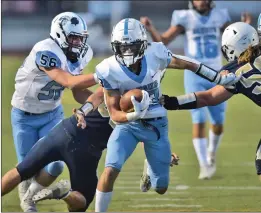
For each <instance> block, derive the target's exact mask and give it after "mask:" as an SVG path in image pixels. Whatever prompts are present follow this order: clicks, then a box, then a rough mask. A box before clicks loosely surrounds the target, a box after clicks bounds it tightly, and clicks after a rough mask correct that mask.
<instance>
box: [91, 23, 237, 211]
mask: <svg viewBox="0 0 261 213" xmlns="http://www.w3.org/2000/svg"><path fill="white" fill-rule="evenodd" d="M111 41H112V42H111V44H112V49H113V52H114V56H111V57H109V58H107V59H105V60H103V61H102V62H101V63H100V64H98V65H97V66H96V74H97V77H98V79H99V81H100V84H101V85H102V86H103V87H104V94H105V103H106V105H107V108H108V111H109V114H110V117H111V119H112V120H113V121H114V122H115V123H116V126H115V128H114V130H113V132H112V134H111V136H110V138H109V141H108V145H107V154H106V162H105V169H104V172H103V173H102V175H101V177H100V179H99V182H98V186H97V191H96V204H95V211H96V212H103V211H106V210H107V208H108V205H109V203H110V200H111V197H112V189H113V184H114V181H115V180H116V178H117V176H118V175H119V172H120V170H121V168H122V166H123V164H124V163H125V161H126V160H127V159H128V158H129V156H130V155H131V154H132V152H133V151H134V150H135V148H136V145H137V144H138V143H139V141H143V143H144V149H145V153H146V157H147V161H148V173H147V180H148V181H149V182H150V183H151V186H152V187H153V188H154V189H155V191H156V192H157V193H159V194H164V193H165V192H166V191H167V188H168V183H169V165H170V161H171V151H170V143H169V140H168V120H167V117H166V115H167V113H166V109H165V108H164V107H162V106H161V105H160V103H159V97H160V96H161V90H160V80H161V72H162V71H164V70H165V69H166V68H177V69H189V70H191V71H193V72H196V73H197V74H198V75H201V76H202V77H205V78H207V79H208V80H210V81H214V82H217V83H219V84H225V85H231V84H233V83H235V82H237V81H238V78H237V77H236V76H235V75H234V74H232V75H227V76H221V75H220V74H219V73H217V72H216V71H215V70H212V69H211V68H208V67H207V66H205V65H203V64H201V63H199V62H198V61H196V60H192V59H190V58H188V57H184V56H178V55H174V54H172V53H171V52H170V51H169V50H168V49H167V48H166V47H165V46H164V45H163V44H162V43H161V42H153V43H151V44H148V42H147V35H146V30H145V28H144V26H143V25H142V24H141V23H140V22H139V21H137V20H135V19H131V18H127V19H123V20H121V21H120V22H119V23H118V24H117V25H116V26H115V28H114V29H113V32H112V40H111ZM134 88H139V89H142V93H143V99H142V100H141V102H137V101H136V100H135V98H134V96H132V97H131V100H132V103H133V105H134V112H129V113H125V112H123V111H121V109H120V107H119V101H120V98H121V95H122V94H124V93H125V92H126V91H128V90H131V89H134ZM185 101H186V100H185ZM145 187H146V186H145ZM146 190H148V188H146ZM144 191H145V190H144Z"/></svg>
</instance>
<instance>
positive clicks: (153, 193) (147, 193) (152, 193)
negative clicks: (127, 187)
mask: <svg viewBox="0 0 261 213" xmlns="http://www.w3.org/2000/svg"><path fill="white" fill-rule="evenodd" d="M123 194H127V195H156V194H157V193H156V192H154V191H151V192H133V191H132V192H128V191H127V192H123ZM168 194H171V195H174V194H175V195H176V194H188V192H184V191H178V192H167V193H166V195H168Z"/></svg>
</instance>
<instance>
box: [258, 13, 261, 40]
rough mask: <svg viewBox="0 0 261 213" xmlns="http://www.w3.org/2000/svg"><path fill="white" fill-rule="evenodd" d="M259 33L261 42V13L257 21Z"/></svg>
mask: <svg viewBox="0 0 261 213" xmlns="http://www.w3.org/2000/svg"><path fill="white" fill-rule="evenodd" d="M257 33H258V36H259V39H260V41H261V13H260V15H259V17H258V21H257Z"/></svg>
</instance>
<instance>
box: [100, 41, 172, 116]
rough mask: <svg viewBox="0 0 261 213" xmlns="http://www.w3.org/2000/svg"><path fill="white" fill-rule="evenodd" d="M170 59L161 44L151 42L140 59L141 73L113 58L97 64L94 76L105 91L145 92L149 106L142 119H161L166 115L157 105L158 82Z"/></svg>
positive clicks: (167, 51) (158, 94) (168, 53)
mask: <svg viewBox="0 0 261 213" xmlns="http://www.w3.org/2000/svg"><path fill="white" fill-rule="evenodd" d="M171 57H172V56H171V52H170V51H169V50H168V49H167V48H166V47H165V46H164V45H163V44H162V43H161V42H153V43H151V44H150V45H149V46H148V48H147V50H146V51H145V54H144V57H143V58H142V61H141V64H142V71H141V72H140V74H139V75H136V74H134V73H133V72H131V71H130V70H129V69H128V68H127V67H126V66H123V65H121V64H120V63H118V61H117V60H116V59H115V57H114V56H111V57H110V58H108V59H105V60H103V61H102V62H101V63H100V64H98V65H97V66H96V74H97V76H98V78H99V80H100V82H101V83H102V84H103V87H104V88H105V89H107V90H110V89H118V90H119V91H120V93H121V94H124V93H125V92H127V91H129V90H131V89H135V88H139V89H143V90H146V91H147V92H148V93H149V95H150V98H151V105H150V107H149V109H148V111H147V113H146V115H145V117H144V118H154V117H163V116H166V114H167V113H166V109H165V108H164V107H162V106H161V105H160V104H159V97H160V96H161V90H160V80H161V77H162V72H163V71H164V70H165V68H166V67H167V66H168V64H169V63H170V60H171Z"/></svg>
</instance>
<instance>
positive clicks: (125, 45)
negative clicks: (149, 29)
mask: <svg viewBox="0 0 261 213" xmlns="http://www.w3.org/2000/svg"><path fill="white" fill-rule="evenodd" d="M111 45H112V50H113V52H114V54H115V57H116V60H117V61H118V62H119V63H121V64H122V65H124V66H127V67H129V66H130V65H132V64H134V63H135V62H136V61H137V60H139V59H141V58H142V57H143V55H144V51H145V50H146V48H147V45H148V41H147V34H146V30H145V27H144V26H143V24H141V23H140V22H139V21H137V20H136V19H133V18H126V19H123V20H121V21H120V22H119V23H118V24H116V26H115V27H114V28H113V31H112V35H111Z"/></svg>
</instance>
